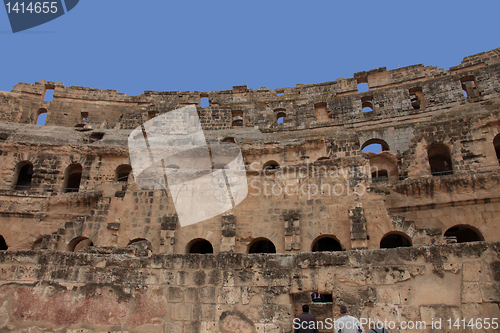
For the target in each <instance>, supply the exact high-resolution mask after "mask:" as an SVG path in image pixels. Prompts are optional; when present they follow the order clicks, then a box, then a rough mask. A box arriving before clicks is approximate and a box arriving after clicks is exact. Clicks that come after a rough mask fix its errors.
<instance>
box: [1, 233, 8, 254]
mask: <svg viewBox="0 0 500 333" xmlns="http://www.w3.org/2000/svg"><path fill="white" fill-rule="evenodd" d="M8 248H9V247H8V246H7V243H6V242H5V239H4V238H3V236H2V235H0V251H5V250H7V249H8Z"/></svg>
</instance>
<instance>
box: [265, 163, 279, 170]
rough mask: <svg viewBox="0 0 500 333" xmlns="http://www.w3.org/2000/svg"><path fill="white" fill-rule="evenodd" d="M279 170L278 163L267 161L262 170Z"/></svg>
mask: <svg viewBox="0 0 500 333" xmlns="http://www.w3.org/2000/svg"><path fill="white" fill-rule="evenodd" d="M279 168H280V165H279V164H278V162H276V161H269V162H267V163H266V164H264V168H263V169H265V170H276V169H279Z"/></svg>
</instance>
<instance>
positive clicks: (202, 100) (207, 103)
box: [200, 97, 210, 108]
mask: <svg viewBox="0 0 500 333" xmlns="http://www.w3.org/2000/svg"><path fill="white" fill-rule="evenodd" d="M207 106H210V101H209V100H208V97H201V98H200V107H202V108H206V107H207Z"/></svg>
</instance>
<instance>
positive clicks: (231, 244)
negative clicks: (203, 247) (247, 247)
mask: <svg viewBox="0 0 500 333" xmlns="http://www.w3.org/2000/svg"><path fill="white" fill-rule="evenodd" d="M221 231H222V232H221V240H220V252H234V249H235V246H236V216H234V215H226V216H222V230H221Z"/></svg>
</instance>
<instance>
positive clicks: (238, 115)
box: [231, 111, 243, 127]
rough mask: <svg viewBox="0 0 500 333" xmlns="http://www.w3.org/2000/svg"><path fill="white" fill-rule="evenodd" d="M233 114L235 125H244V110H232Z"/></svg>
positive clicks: (233, 124) (233, 123)
mask: <svg viewBox="0 0 500 333" xmlns="http://www.w3.org/2000/svg"><path fill="white" fill-rule="evenodd" d="M231 116H232V126H233V127H241V126H243V111H233V112H231Z"/></svg>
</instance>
